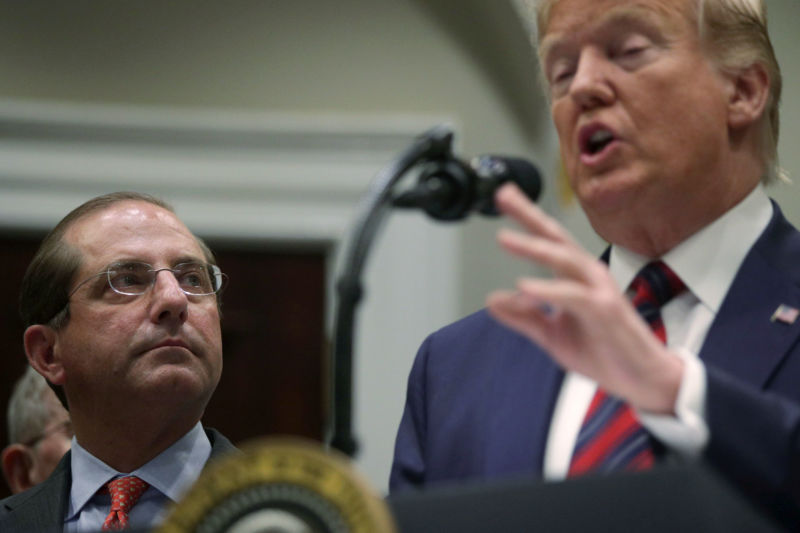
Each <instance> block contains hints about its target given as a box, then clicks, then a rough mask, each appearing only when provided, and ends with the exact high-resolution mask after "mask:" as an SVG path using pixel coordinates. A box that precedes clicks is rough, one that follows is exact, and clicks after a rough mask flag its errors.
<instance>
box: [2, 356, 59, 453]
mask: <svg viewBox="0 0 800 533" xmlns="http://www.w3.org/2000/svg"><path fill="white" fill-rule="evenodd" d="M51 394H53V393H52V391H51V390H50V387H49V386H48V385H47V380H45V379H44V377H42V376H41V374H39V373H38V372H37V371H36V370H34V369H33V367H30V366H29V367H28V369H27V370H25V373H24V374H23V375H22V377H20V378H19V379H18V380H17V382H16V384H15V385H14V390H13V391H12V393H11V398H10V399H9V402H8V412H7V420H8V443H9V444H17V443H26V442H30V441H31V440H33V439H35V438H37V437H38V436H40V435H41V434H42V433H43V432H44V430H45V428H46V427H47V423H48V422H50V420H51V418H52V417H53V416H54V415H55V414H56V413H54V412H53V411H54V407H55V405H56V404H55V403H54V402H48V401H47V398H48V395H51Z"/></svg>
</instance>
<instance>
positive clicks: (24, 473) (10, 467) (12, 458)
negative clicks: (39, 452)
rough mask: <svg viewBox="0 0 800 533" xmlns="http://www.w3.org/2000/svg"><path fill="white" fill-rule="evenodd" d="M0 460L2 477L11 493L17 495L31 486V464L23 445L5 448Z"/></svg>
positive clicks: (12, 445)
mask: <svg viewBox="0 0 800 533" xmlns="http://www.w3.org/2000/svg"><path fill="white" fill-rule="evenodd" d="M0 459H2V467H3V476H4V477H5V478H6V483H8V487H9V488H10V489H11V492H13V493H14V494H17V493H19V492H22V491H24V490H28V489H29V488H31V487H32V486H33V483H32V482H31V469H32V468H33V462H32V458H31V456H30V454H29V453H28V449H27V447H26V446H25V445H24V444H10V445H8V446H6V447H5V449H4V450H3V453H2V455H0Z"/></svg>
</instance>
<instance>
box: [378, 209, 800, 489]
mask: <svg viewBox="0 0 800 533" xmlns="http://www.w3.org/2000/svg"><path fill="white" fill-rule="evenodd" d="M774 209H775V210H774V214H773V217H772V220H771V221H770V223H769V225H768V226H767V228H766V229H765V230H764V232H763V234H762V235H761V236H760V237H759V239H758V240H757V242H756V243H755V244H754V246H753V248H752V249H751V250H750V252H749V253H748V254H747V256H746V258H745V260H744V262H743V264H742V265H741V267H740V269H739V271H738V273H737V275H736V277H735V279H734V281H733V284H732V285H731V287H730V289H729V291H728V294H727V295H726V297H725V299H724V301H723V303H722V306H721V307H720V310H719V313H718V314H717V316H716V318H715V320H714V322H713V323H712V325H711V328H710V330H709V332H708V335H707V337H706V340H705V342H704V345H703V347H702V349H701V352H700V357H701V359H702V360H703V361H704V362H705V365H706V368H707V373H708V389H707V421H708V424H709V428H710V431H711V439H710V442H709V445H708V447H707V449H706V451H705V454H704V458H705V460H706V461H707V462H709V463H710V464H712V465H714V466H715V467H717V468H718V469H719V470H720V471H721V472H723V473H724V474H726V475H727V476H729V477H732V478H734V479H735V480H737V482H739V483H742V485H743V486H746V487H748V488H749V489H752V490H756V491H761V492H772V491H778V492H781V493H782V494H783V493H785V491H787V490H792V489H794V490H796V487H798V485H800V467H799V466H798V462H800V343H798V340H800V320H798V321H796V322H794V323H793V324H786V323H784V322H781V321H775V322H773V321H771V320H770V319H771V317H772V315H773V313H774V312H775V310H776V309H777V307H778V306H779V305H781V304H786V305H788V306H791V307H795V308H798V309H800V233H798V231H797V230H796V229H795V228H794V227H792V226H791V224H789V223H788V222H787V221H786V219H785V218H784V217H783V215H782V214H781V212H780V210H779V208H778V207H777V205H774ZM563 376H564V373H563V372H562V370H561V369H559V368H558V367H557V366H556V365H555V364H554V363H553V362H552V360H551V359H550V358H549V357H548V356H547V354H546V353H544V352H543V351H542V350H541V349H540V348H539V347H537V346H536V345H535V344H533V343H532V342H530V341H529V340H528V339H527V338H525V337H523V336H521V335H518V334H517V333H514V332H512V331H511V330H509V329H507V328H506V327H504V326H502V325H500V324H499V323H497V322H495V321H494V320H493V319H492V317H490V316H489V315H488V313H487V312H486V311H480V312H478V313H475V314H473V315H471V316H468V317H466V318H464V319H462V320H460V321H458V322H456V323H454V324H451V325H449V326H447V327H445V328H443V329H441V330H439V331H437V332H435V333H434V334H432V335H431V336H430V337H428V338H427V339H426V340H425V342H424V343H423V345H422V347H421V348H420V350H419V353H418V354H417V358H416V360H415V362H414V366H413V368H412V370H411V375H410V378H409V382H408V392H407V400H406V407H405V412H404V413H403V418H402V421H401V424H400V429H399V431H398V435H397V441H396V447H395V457H394V463H393V465H392V473H391V479H390V488H391V490H392V491H395V490H397V489H400V488H404V487H408V486H417V487H419V486H427V485H430V484H435V483H442V482H454V481H464V480H470V479H480V480H488V479H498V478H508V477H512V476H515V477H519V476H526V477H529V478H531V477H533V478H541V476H542V465H543V458H544V448H545V443H546V440H547V434H548V431H549V427H550V419H551V415H552V412H553V407H554V404H555V401H556V397H557V395H558V391H559V388H560V386H561V382H562V379H563Z"/></svg>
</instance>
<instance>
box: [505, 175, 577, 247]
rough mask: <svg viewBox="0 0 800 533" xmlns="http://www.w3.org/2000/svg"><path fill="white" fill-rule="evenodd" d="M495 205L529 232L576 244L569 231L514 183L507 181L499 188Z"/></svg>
mask: <svg viewBox="0 0 800 533" xmlns="http://www.w3.org/2000/svg"><path fill="white" fill-rule="evenodd" d="M495 205H496V206H497V207H498V209H500V211H502V212H503V214H505V215H507V216H508V217H510V218H512V219H513V220H515V221H517V222H518V223H519V224H520V225H522V227H523V228H525V229H526V230H528V231H529V232H531V233H533V234H535V235H539V236H540V237H543V238H545V239H548V240H553V241H557V242H561V243H564V244H572V245H575V243H574V241H573V240H572V237H571V236H570V235H569V233H567V232H566V230H564V229H563V228H562V227H561V225H560V224H559V223H558V222H556V221H555V219H553V218H551V217H549V216H547V215H546V214H545V213H544V211H542V210H541V209H539V208H538V207H537V206H536V205H535V204H534V203H533V202H531V201H530V199H528V197H527V196H525V194H524V193H523V192H522V191H521V190H520V189H519V187H517V186H516V185H514V184H513V183H507V184H505V185H503V186H502V187H500V188H499V189H498V190H497V192H496V193H495Z"/></svg>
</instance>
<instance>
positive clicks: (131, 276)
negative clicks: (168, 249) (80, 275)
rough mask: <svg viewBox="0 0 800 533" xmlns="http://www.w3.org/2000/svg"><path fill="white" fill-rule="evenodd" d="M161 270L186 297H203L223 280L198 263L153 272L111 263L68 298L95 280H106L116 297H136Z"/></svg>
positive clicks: (146, 267)
mask: <svg viewBox="0 0 800 533" xmlns="http://www.w3.org/2000/svg"><path fill="white" fill-rule="evenodd" d="M162 270H167V271H169V272H172V274H173V275H174V276H175V279H176V280H177V281H178V286H179V287H180V289H181V290H182V291H183V292H184V293H186V294H188V295H190V296H206V295H209V294H214V293H217V292H219V291H220V290H221V289H222V286H223V285H224V284H225V280H226V279H227V276H226V275H225V274H223V273H222V271H221V270H220V269H219V267H218V266H217V265H212V264H210V263H201V262H194V261H193V262H189V263H180V264H178V265H175V266H174V267H172V268H156V269H154V268H153V266H152V265H149V264H147V263H142V262H140V261H122V262H118V263H112V264H110V265H108V267H106V270H104V271H102V272H98V273H97V274H95V275H94V276H91V277H89V278H86V279H85V280H83V281H81V282H80V283H78V285H76V286H75V288H74V289H72V292H70V293H69V297H70V298H71V297H72V295H73V294H75V292H76V291H77V290H78V289H79V288H81V286H82V285H84V284H85V283H87V282H89V281H91V280H92V279H94V278H96V277H98V276H106V277H107V279H108V285H109V286H110V287H111V289H112V290H113V291H114V292H116V293H118V294H125V295H127V296H139V295H141V294H144V293H146V292H147V291H149V290H150V289H151V288H152V287H153V286H154V285H155V283H156V276H157V275H158V273H159V272H161V271H162Z"/></svg>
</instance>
